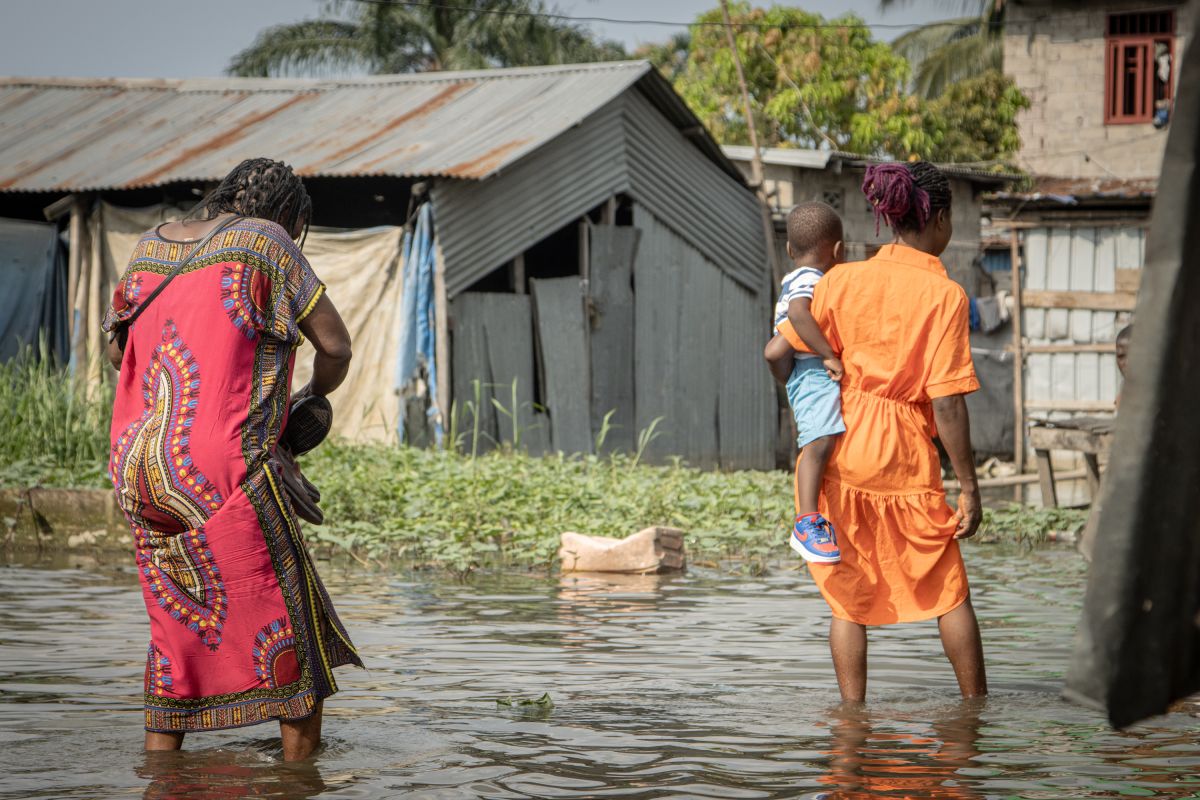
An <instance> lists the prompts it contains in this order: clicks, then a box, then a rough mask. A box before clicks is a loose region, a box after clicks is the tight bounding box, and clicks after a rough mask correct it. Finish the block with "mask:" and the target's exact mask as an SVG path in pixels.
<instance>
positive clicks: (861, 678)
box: [829, 617, 867, 703]
mask: <svg viewBox="0 0 1200 800" xmlns="http://www.w3.org/2000/svg"><path fill="white" fill-rule="evenodd" d="M829 652H830V653H831V654H832V655H833V671H834V672H835V673H837V682H838V689H840V690H841V692H842V700H843V701H845V702H852V703H861V702H863V701H864V700H866V699H867V628H866V626H865V625H859V624H858V623H857V622H850V621H849V620H845V619H838V618H837V617H834V618H833V619H832V620H831V621H830V622H829Z"/></svg>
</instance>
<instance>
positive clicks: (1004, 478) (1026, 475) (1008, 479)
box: [942, 469, 1088, 492]
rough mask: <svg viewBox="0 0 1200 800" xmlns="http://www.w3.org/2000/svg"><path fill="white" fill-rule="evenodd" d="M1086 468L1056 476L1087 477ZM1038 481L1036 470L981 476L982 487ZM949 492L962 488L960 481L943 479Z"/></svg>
mask: <svg viewBox="0 0 1200 800" xmlns="http://www.w3.org/2000/svg"><path fill="white" fill-rule="evenodd" d="M1087 476H1088V475H1087V470H1086V469H1073V470H1070V471H1068V472H1061V473H1059V474H1058V475H1056V476H1055V477H1056V478H1057V479H1058V480H1060V481H1070V480H1080V479H1082V478H1086V477H1087ZM1037 482H1038V474H1037V473H1036V472H1018V473H1016V474H1014V475H1000V476H997V477H995V478H980V479H979V488H980V489H1005V488H1008V487H1009V486H1015V487H1018V488H1019V487H1021V486H1028V485H1029V484H1031V483H1037ZM942 484H943V485H944V486H945V487H946V491H948V492H957V491H959V490H961V488H962V487H961V486H959V485H958V481H954V480H946V481H942Z"/></svg>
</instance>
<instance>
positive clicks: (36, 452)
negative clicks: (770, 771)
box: [0, 351, 112, 486]
mask: <svg viewBox="0 0 1200 800" xmlns="http://www.w3.org/2000/svg"><path fill="white" fill-rule="evenodd" d="M111 416H112V389H111V387H109V386H107V385H105V386H103V387H99V388H95V389H93V390H92V391H90V392H89V391H88V390H87V389H86V388H85V387H84V386H83V385H82V384H81V382H79V381H76V380H74V379H73V378H72V377H71V376H70V375H69V374H68V373H67V371H66V370H64V369H60V368H58V367H56V366H55V365H54V364H53V363H52V359H51V358H49V357H47V355H46V354H45V353H44V352H43V353H42V357H40V358H35V357H34V355H33V352H32V351H26V352H25V353H24V354H23V355H22V356H20V357H18V358H16V359H13V360H12V361H9V362H7V363H3V362H0V484H7V485H19V486H38V485H56V486H61V485H71V486H105V485H107V480H106V478H105V471H106V469H107V464H108V427H109V420H110V419H111Z"/></svg>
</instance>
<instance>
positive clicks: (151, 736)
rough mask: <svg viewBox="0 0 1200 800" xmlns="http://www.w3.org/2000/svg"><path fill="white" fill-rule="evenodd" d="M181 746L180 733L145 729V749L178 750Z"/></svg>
mask: <svg viewBox="0 0 1200 800" xmlns="http://www.w3.org/2000/svg"><path fill="white" fill-rule="evenodd" d="M181 747H183V734H182V733H156V732H155V731H146V745H145V748H146V750H178V749H179V748H181Z"/></svg>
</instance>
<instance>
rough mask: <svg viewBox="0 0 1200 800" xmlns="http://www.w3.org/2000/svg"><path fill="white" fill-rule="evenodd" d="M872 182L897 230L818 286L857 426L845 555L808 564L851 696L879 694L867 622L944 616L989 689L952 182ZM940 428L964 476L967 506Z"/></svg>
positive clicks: (870, 176)
mask: <svg viewBox="0 0 1200 800" xmlns="http://www.w3.org/2000/svg"><path fill="white" fill-rule="evenodd" d="M863 191H864V193H865V194H866V196H867V199H868V200H869V201H870V202H871V203H872V205H873V206H874V208H875V211H876V215H877V217H882V218H883V219H884V220H885V221H886V222H887V223H888V224H889V225H890V226H891V227H892V229H893V231H894V232H895V234H896V240H895V241H894V243H893V244H890V245H887V246H885V247H883V248H882V249H881V250H880V251H879V253H878V254H877V255H876V256H875V257H874V258H872V259H870V260H869V261H862V262H858V263H853V264H843V265H842V266H839V267H838V268H836V269H834V270H832V271H830V272H829V273H828V274H827V275H826V276H825V277H824V278H823V279H822V280H821V281H820V283H818V284H817V286H816V289H815V292H814V295H813V301H812V313H813V316H814V317H815V318H816V319H817V321H818V322H820V324H821V327H822V329H823V330H824V332H825V335H826V337H827V338H828V339H829V342H830V344H831V345H832V347H833V348H834V350H835V351H837V352H838V353H839V355H840V356H841V359H842V362H843V363H844V365H845V377H844V378H843V379H842V415H843V417H844V418H845V422H846V433H845V434H844V435H843V436H842V438H841V441H840V442H839V444H838V447H837V449H836V450H835V451H834V454H833V457H832V460H831V461H830V464H829V467H828V468H827V469H826V473H825V482H824V488H823V493H822V501H823V508H822V512H823V513H824V514H825V516H826V517H827V518H828V519H830V520H831V521H832V522H833V523H834V525H835V526H836V527H837V531H838V543H839V545H840V546H841V550H842V560H841V563H840V564H810V565H809V569H810V570H811V572H812V575H813V578H814V580H815V581H816V582H817V585H818V587H819V588H820V590H821V593H822V595H824V597H825V600H826V601H827V602H828V603H829V606H830V608H831V609H832V611H833V620H832V623H831V625H830V629H829V645H830V650H831V651H832V654H833V663H834V669H835V670H836V672H837V679H838V686H839V688H840V689H841V693H842V698H843V699H844V700H849V701H862V700H863V699H864V698H865V696H866V687H867V633H866V626H868V625H888V624H891V623H895V622H912V621H916V620H926V619H933V618H935V617H936V618H937V620H938V628H939V630H940V632H941V637H942V645H943V648H944V649H945V652H946V656H947V657H948V658H949V660H950V663H951V665H952V666H953V667H954V673H955V676H956V677H957V679H958V684H959V688H960V689H961V690H962V694H963V696H964V697H976V696H980V695H984V694H986V693H987V679H986V677H985V674H984V665H983V646H982V644H981V642H980V638H979V626H978V623H977V622H976V619H975V611H974V609H973V608H972V606H971V598H970V593H969V591H968V587H967V574H966V570H965V568H964V567H963V561H962V556H961V554H960V553H959V548H958V540H959V539H966V538H968V537H970V536H973V535H974V534H975V531H976V529H977V528H978V527H979V522H980V519H981V510H980V500H979V488H978V482H977V480H976V476H975V464H974V461H973V456H972V452H971V434H970V423H969V421H968V418H967V407H966V402H965V399H964V396H965V395H966V394H968V393H970V392H973V391H975V390H976V389H978V388H979V382H978V381H977V380H976V378H975V368H974V365H973V364H972V362H971V344H970V340H969V336H968V333H969V323H968V319H969V317H968V303H967V297H966V294H965V293H964V292H963V290H962V288H961V287H959V286H958V284H956V283H954V282H953V281H951V280H950V279H949V278H948V277H947V276H946V269H945V267H943V266H942V262H941V261H940V260H939V258H938V256H939V255H941V253H942V252H943V251H944V250H945V249H946V246H947V245H948V244H949V242H950V237H951V233H952V226H951V220H950V185H949V183H948V181H947V180H946V177H945V175H943V174H942V173H941V171H940V170H938V169H937V168H936V167H934V166H933V165H931V164H928V163H925V162H917V163H913V164H882V165H877V166H873V167H871V168H870V169H868V170H867V176H866V179H865V180H864V182H863ZM783 330H784V333H785V335H787V336H788V338H789V340H790V341H792V344H793V346H797V347H799V346H802V345H801V343H800V342H799V339H798V338H795V335H794V332H793V331H792V330H791V329H790V328H789V327H788V326H786V325H785V326H783ZM935 436H936V437H938V438H940V439H941V442H942V445H943V446H944V447H945V449H946V451H947V452H948V453H949V455H950V460H951V463H952V464H953V466H954V472H955V474H956V475H957V477H958V480H959V483H960V485H961V486H962V493H961V495H960V496H959V503H958V512H957V513H956V512H955V511H954V510H953V509H951V508H950V506H949V505H947V503H946V493H945V490H944V489H943V487H942V474H941V464H940V460H939V458H938V452H937V448H936V447H935V446H934V443H933V439H934V437H935Z"/></svg>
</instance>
